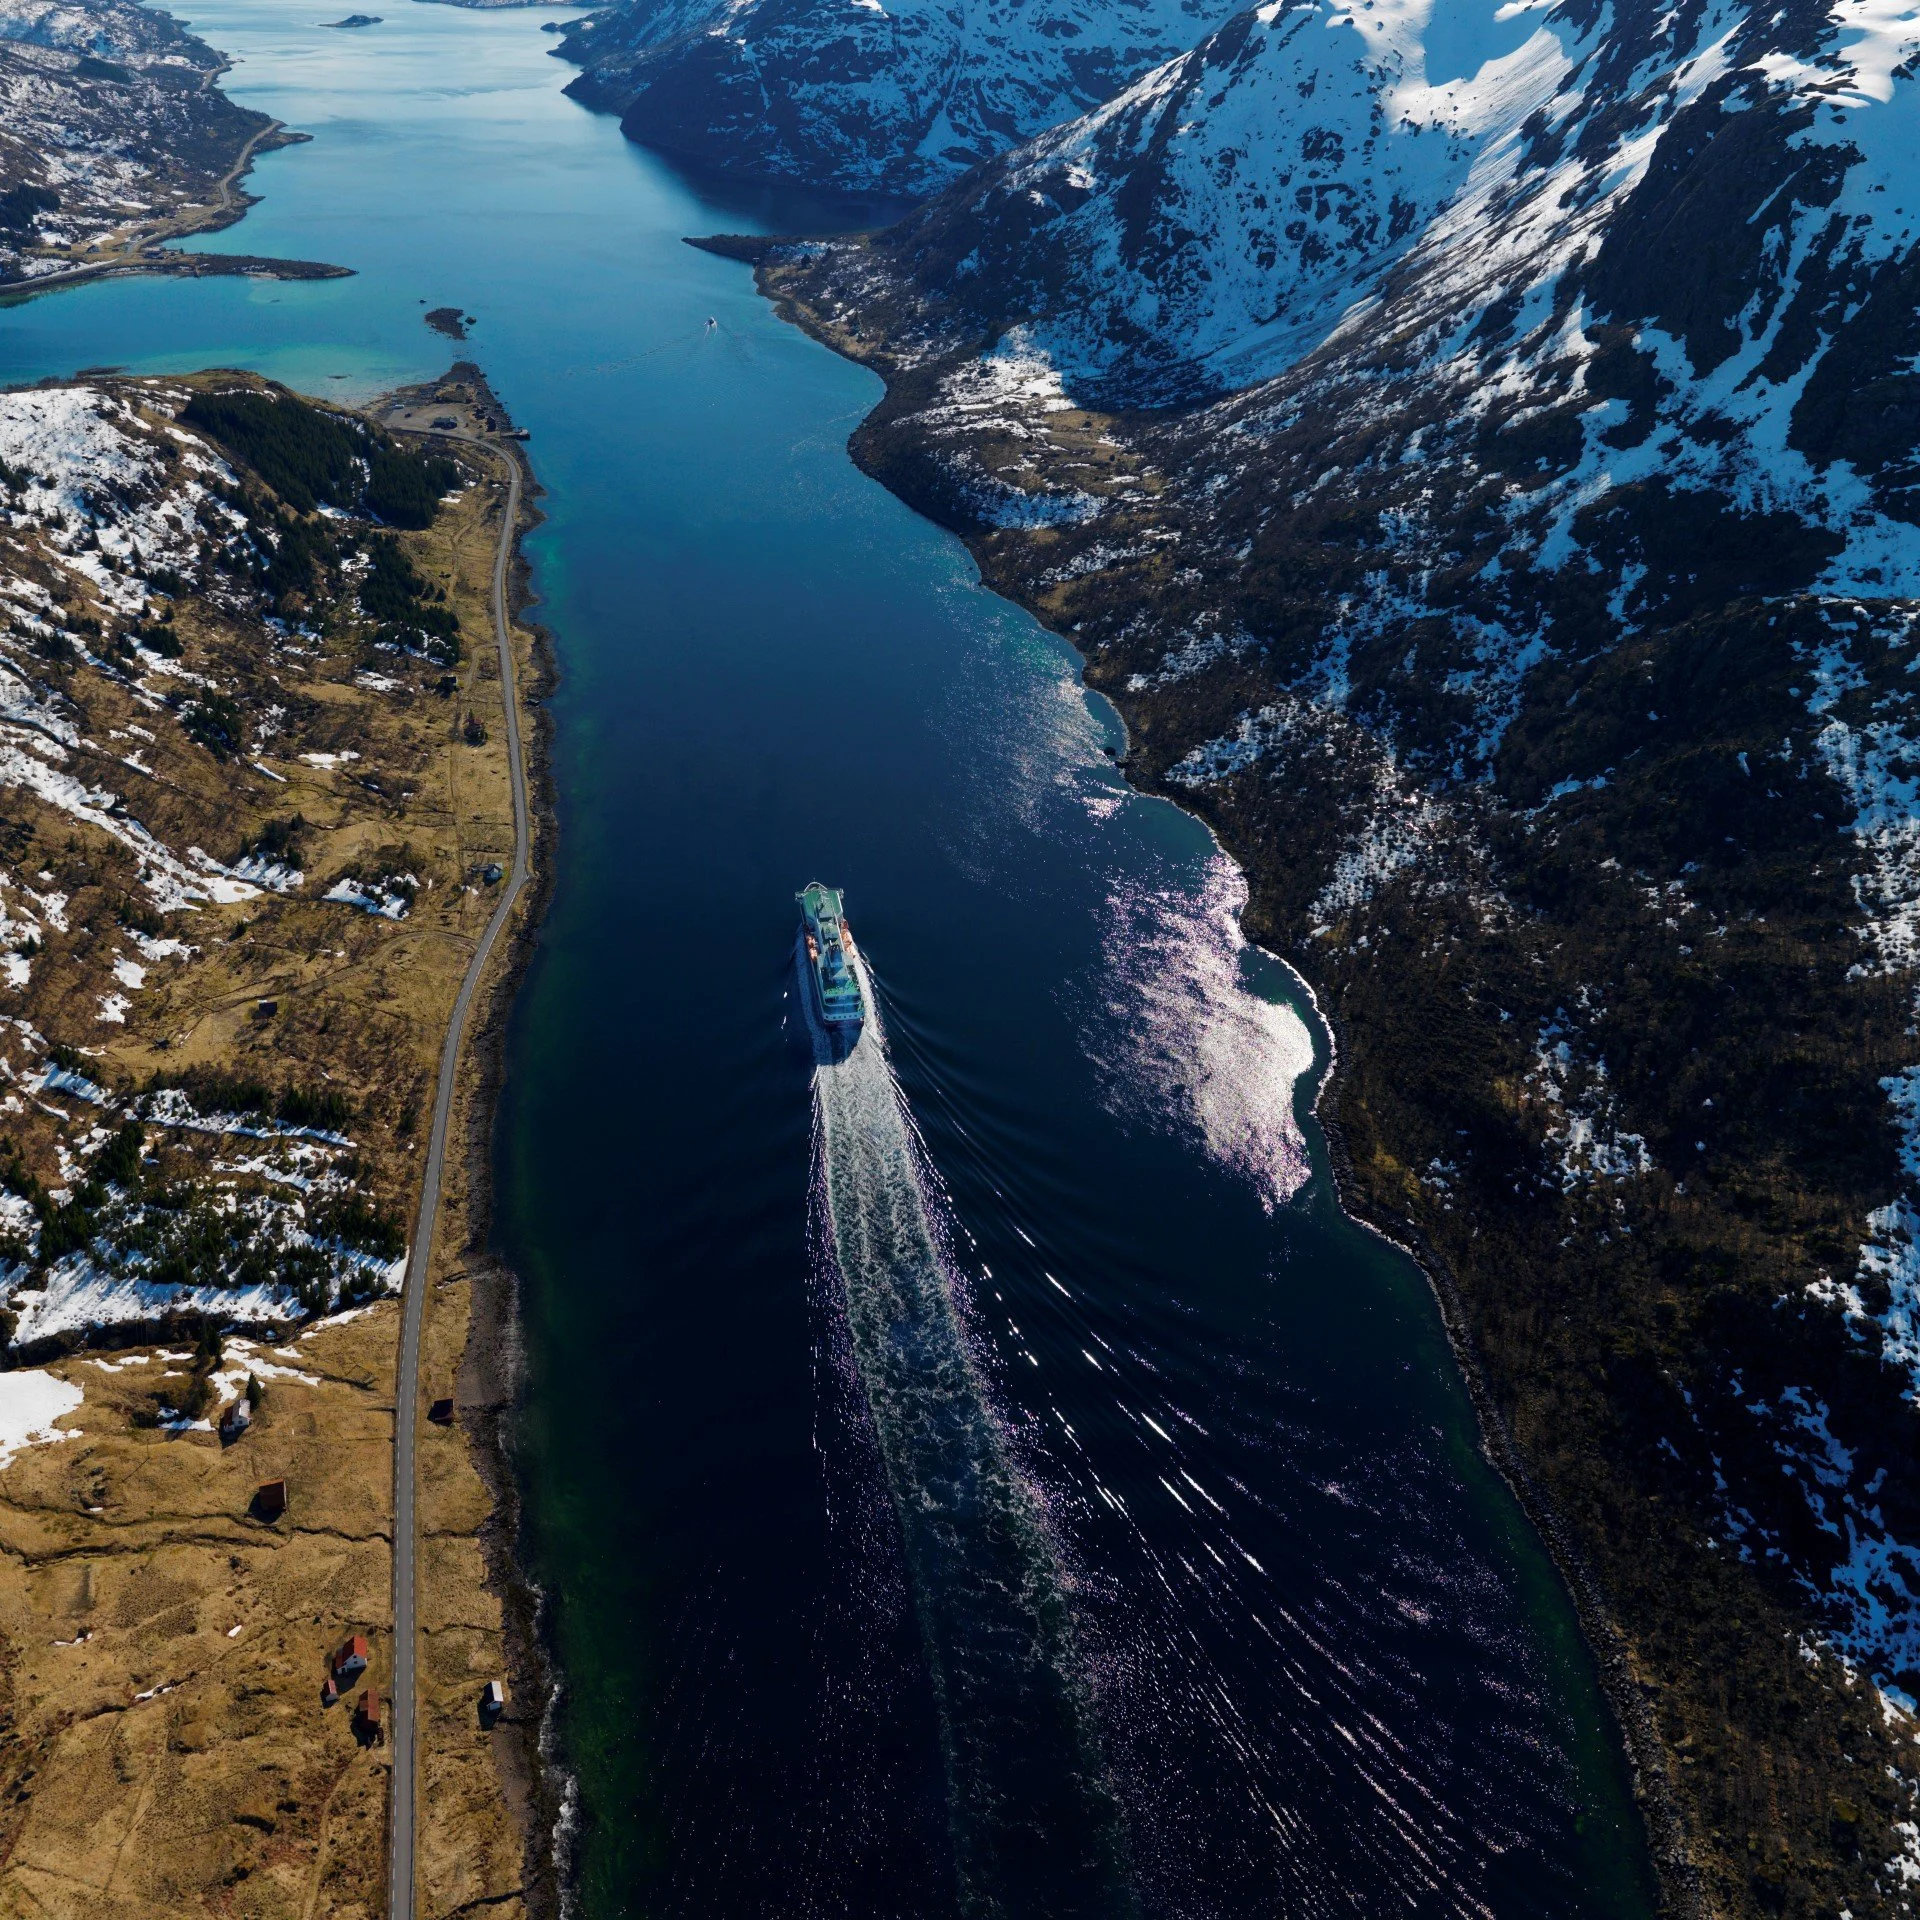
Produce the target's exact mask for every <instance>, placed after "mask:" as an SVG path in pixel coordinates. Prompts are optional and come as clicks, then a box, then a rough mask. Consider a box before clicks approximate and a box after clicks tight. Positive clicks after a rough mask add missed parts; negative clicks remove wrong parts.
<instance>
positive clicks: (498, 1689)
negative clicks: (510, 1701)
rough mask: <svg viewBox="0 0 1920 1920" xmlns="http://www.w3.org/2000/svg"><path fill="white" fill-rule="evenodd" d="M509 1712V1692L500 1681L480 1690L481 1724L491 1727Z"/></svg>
mask: <svg viewBox="0 0 1920 1920" xmlns="http://www.w3.org/2000/svg"><path fill="white" fill-rule="evenodd" d="M506 1710H507V1690H506V1688H505V1687H504V1686H502V1685H501V1683H500V1682H499V1681H498V1680H489V1681H488V1682H487V1684H486V1685H485V1686H484V1687H482V1688H481V1689H480V1724H481V1725H482V1726H483V1727H490V1726H492V1725H493V1723H494V1722H495V1721H496V1720H498V1719H499V1718H500V1716H501V1715H502V1714H503V1713H505V1712H506Z"/></svg>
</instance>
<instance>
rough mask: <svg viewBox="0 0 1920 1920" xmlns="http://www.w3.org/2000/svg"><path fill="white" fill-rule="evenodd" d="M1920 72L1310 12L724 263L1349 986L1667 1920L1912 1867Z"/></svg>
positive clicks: (1845, 32)
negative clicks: (1594, 1677) (1549, 1543)
mask: <svg viewBox="0 0 1920 1920" xmlns="http://www.w3.org/2000/svg"><path fill="white" fill-rule="evenodd" d="M1502 14H1503V15H1505V16H1506V18H1505V19H1502V18H1501V17H1500V15H1502ZM1917 53H1920V16H1916V15H1914V14H1913V13H1911V12H1905V13H1902V12H1899V11H1897V10H1893V9H1884V8H1882V9H1870V8H1867V7H1864V6H1861V5H1859V4H1857V3H1856V0H1838V3H1837V4H1832V5H1827V4H1818V3H1817V0H1792V3H1790V4H1788V5H1787V6H1785V7H1781V6H1777V5H1776V6H1768V7H1764V8H1763V7H1757V6H1748V5H1742V4H1731V3H1730V0H1690V3H1689V0H1683V4H1681V5H1680V6H1677V7H1675V6H1670V5H1665V4H1662V5H1658V6H1656V5H1653V4H1651V3H1650V0H1614V3H1613V4H1610V5H1606V6H1601V5H1599V4H1597V0H1562V4H1560V5H1557V6H1546V5H1541V6H1536V7H1531V8H1528V7H1512V6H1508V7H1503V8H1501V9H1500V10H1499V13H1498V14H1496V13H1495V12H1494V11H1493V10H1492V9H1491V8H1490V7H1481V8H1468V7H1456V8H1451V9H1450V8H1447V7H1445V6H1444V5H1443V6H1440V7H1436V8H1435V9H1434V10H1433V12H1432V14H1431V15H1429V11H1428V8H1427V7H1426V6H1425V5H1424V4H1420V3H1419V0H1413V3H1412V4H1392V3H1391V0H1376V3H1375V4H1372V5H1367V4H1360V5H1344V4H1336V3H1335V0H1295V4H1290V5H1276V6H1270V7H1263V8H1261V9H1259V10H1257V11H1255V12H1252V13H1248V14H1243V15H1240V16H1238V17H1236V18H1235V19H1234V20H1232V21H1230V22H1228V23H1227V24H1226V25H1224V26H1223V27H1221V28H1220V29H1219V30H1218V31H1217V32H1216V33H1214V34H1213V35H1211V36H1210V37H1209V38H1208V39H1207V40H1205V41H1204V42H1203V43H1201V44H1200V45H1199V46H1198V47H1197V48H1196V49H1195V50H1193V51H1192V52H1190V53H1189V54H1187V55H1185V56H1183V57H1182V58H1180V59H1177V60H1175V61H1172V62H1170V63H1169V64H1167V65H1165V66H1163V67H1161V68H1160V69H1158V70H1156V71H1155V72H1153V73H1151V74H1149V75H1147V76H1146V77H1144V78H1143V79H1142V80H1140V81H1139V82H1138V83H1136V84H1135V85H1134V86H1132V87H1131V88H1129V89H1127V90H1126V91H1124V92H1123V93H1122V94H1121V95H1119V96H1118V97H1117V98H1116V99H1115V100H1114V101H1112V102H1110V103H1109V104H1107V105H1105V106H1103V107H1100V108H1098V109H1096V110H1095V111H1093V112H1091V113H1089V114H1087V115H1085V116H1084V117H1082V118H1080V119H1078V120H1076V121H1073V122H1071V123H1069V124H1067V125H1065V126H1063V127H1060V128H1057V129H1055V130H1052V131H1050V132H1048V133H1045V134H1043V135H1041V136H1040V137H1038V138H1036V139H1035V140H1033V141H1031V142H1029V143H1027V144H1025V145H1023V146H1021V147H1019V148H1017V149H1015V150H1013V151H1011V152H1009V153H1008V154H1006V155H1005V156H1003V157H1002V158H1000V159H998V160H996V161H994V162H992V163H991V164H989V165H988V166H987V167H985V168H984V169H982V170H981V171H980V172H979V173H977V174H976V175H974V176H972V177H971V178H969V179H967V180H965V181H963V182H962V183H960V184H959V185H958V186H956V187H955V188H953V189H951V190H950V191H949V192H947V193H946V194H944V195H942V196H941V197H940V198H938V199H936V200H934V201H932V202H931V203H929V205H928V206H926V207H925V208H923V209H922V210H921V211H920V212H919V213H917V214H916V215H914V216H913V217H912V218H910V219H909V220H907V221H906V222H904V223H903V224H902V225H901V226H899V227H898V228H896V229H894V230H892V231H891V232H889V233H887V234H884V235H881V236H877V237H874V238H871V239H849V240H845V241H834V242H824V243H823V242H810V243H805V244H794V245H788V246H773V247H771V248H769V247H766V246H764V245H760V246H755V245H748V244H744V243H743V244H742V245H740V246H738V247H736V248H734V249H733V250H735V251H741V252H746V253H749V254H752V255H754V256H756V257H758V258H759V260H760V264H761V272H762V277H763V283H764V284H765V285H766V286H767V287H768V288H769V290H770V291H772V292H773V293H774V294H776V295H777V296H778V297H780V298H781V299H783V300H784V301H785V302H787V303H788V310H789V311H790V312H792V313H793V314H794V315H795V316H796V317H798V318H799V319H801V320H802V321H804V323H805V324H807V325H809V326H810V327H811V328H813V329H814V330H815V331H816V332H818V333H819V334H820V335H821V337H823V338H825V339H827V340H829V341H831V342H832V343H833V344H835V345H836V346H838V347H839V348H840V349H841V350H842V351H845V352H848V353H850V354H854V355H856V356H858V357H861V358H864V359H867V360H868V361H870V362H871V363H872V364H874V365H875V366H877V367H878V368H879V369H880V370H881V371H882V372H883V373H884V374H885V375H886V377H887V380H888V383H889V390H888V395H887V399H886V401H885V402H884V404H883V406H882V407H881V409H880V410H879V411H878V413H877V414H876V415H875V416H874V418H873V419H872V420H871V421H869V422H868V423H867V425H866V426H865V427H864V428H863V429H862V430H861V433H860V434H859V436H858V437H857V439H856V451H857V452H858V454H859V455H860V457H861V458H862V459H863V460H864V461H865V462H866V463H867V464H868V465H869V466H870V467H871V468H872V469H873V470H874V471H876V472H878V473H880V474H881V475H882V476H884V477H885V478H886V479H887V480H888V481H889V483H890V484H892V485H894V486H895V487H897V488H898V489H899V490H900V491H901V492H903V493H904V494H906V495H907V496H908V497H909V498H911V499H913V500H914V501H915V502H916V503H918V504H920V505H921V506H923V507H924V508H926V509H927V510H928V511H930V512H933V513H935V514H937V515H939V516H940V517H942V518H944V519H946V520H947V521H948V522H949V523H950V524H952V525H954V526H956V527H958V528H960V529H961V530H962V531H963V532H965V533H966V534H967V536H968V537H969V539H970V540H971V542H972V544H973V547H974V550H975V552H976V554H977V555H978V556H979V558H980V561H981V564H982V567H983V569H984V571H985V573H986V575H987V577H988V579H989V581H990V582H991V583H992V584H994V585H996V586H997V587H999V588H1001V589H1002V590H1003V591H1006V592H1009V593H1012V594H1016V595H1018V596H1019V597H1021V598H1022V599H1024V600H1025V601H1026V602H1027V603H1028V604H1029V605H1031V606H1032V607H1034V608H1035V609H1036V610H1037V611H1038V612H1039V613H1040V614H1041V615H1042V617H1044V618H1045V619H1047V620H1048V621H1049V622H1050V623H1051V624H1053V625H1054V626H1056V627H1057V628H1058V629H1059V630H1061V631H1063V632H1066V633H1068V634H1070V635H1071V636H1072V637H1073V638H1074V640H1075V642H1076V644H1078V645H1079V646H1080V647H1081V648H1082V649H1083V651H1084V652H1085V654H1086V657H1087V671H1088V675H1089V678H1090V679H1091V680H1092V681H1093V682H1094V684H1096V685H1097V686H1099V687H1101V688H1102V689H1103V690H1104V691H1106V692H1107V693H1108V694H1109V695H1110V696H1111V697H1112V698H1113V699H1114V700H1115V701H1116V702H1117V704H1118V705H1119V707H1120V709H1121V711H1122V712H1123V714H1124V715H1125V717H1126V719H1127V722H1128V725H1129V729H1130V734H1131V748H1130V752H1129V758H1128V766H1129V771H1130V773H1131V774H1132V776H1133V777H1134V778H1135V779H1136V780H1137V781H1139V782H1140V783H1142V784H1143V785H1146V786H1148V787H1152V788H1157V789H1159V790H1161V791H1164V792H1167V793H1169V794H1171V795H1173V796H1175V797H1176V798H1178V799H1179V800H1180V802H1181V803H1182V804H1183V805H1186V806H1188V807H1191V808H1193V809H1194V810H1196V811H1198V812H1199V813H1201V814H1202V815H1203V816H1204V817H1205V818H1207V819H1208V820H1209V821H1210V822H1212V823H1213V824H1214V826H1215V827H1216V828H1217V830H1218V831H1219V832H1220V834H1221V836H1222V839H1223V840H1224V842H1225V844H1226V845H1227V847H1228V848H1229V850H1230V851H1231V852H1233V853H1234V854H1235V856H1236V857H1237V858H1238V859H1239V860H1240V861H1241V862H1242V863H1243V865H1244V866H1245V867H1246V869H1247V871H1248V875H1249V879H1250V882H1251V887H1252V902H1251V905H1250V907H1249V909H1248V915H1247V919H1248V926H1249V931H1250V932H1251V933H1253V934H1255V935H1256V936H1257V937H1258V938H1260V939H1261V940H1263V941H1265V942H1267V943H1269V944H1271V945H1272V946H1273V947H1275V948H1276V949H1277V950H1279V951H1281V952H1283V953H1285V954H1286V955H1288V957H1290V958H1291V959H1293V960H1294V961H1295V962H1296V964H1297V965H1299V966H1300V968H1301V969H1302V970H1303V971H1304V972H1305V973H1306V975H1307V976H1308V977H1309V978H1310V979H1311V980H1312V981H1313V982H1314V984H1315V985H1316V987H1317V988H1318V989H1319V990H1320V992H1321V994H1322V996H1323V1000H1324V1003H1325V1005H1326V1006H1327V1008H1328V1010H1329V1012H1330V1013H1331V1014H1332V1016H1333V1018H1334V1019H1335V1021H1336V1022H1337V1024H1338V1026H1339V1030H1340V1035H1341V1042H1342V1058H1341V1066H1340V1071H1339V1074H1338V1077H1337V1079H1336V1082H1335V1084H1334V1087H1333V1089H1332V1091H1331V1093H1330V1096H1329V1098H1328V1101H1327V1105H1326V1110H1327V1115H1328V1118H1329V1120H1330V1122H1331V1123H1332V1128H1333V1131H1334V1132H1335V1134H1336V1144H1337V1145H1338V1147H1339V1149H1340V1152H1341V1155H1342V1158H1343V1162H1344V1166H1345V1169H1346V1176H1347V1190H1348V1198H1349V1201H1350V1204H1352V1205H1354V1206H1355V1207H1356V1208H1358V1209H1359V1210H1361V1211H1363V1212H1365V1213H1368V1214H1370V1215H1372V1216H1373V1217H1375V1218H1377V1219H1379V1220H1381V1221H1383V1222H1386V1223H1388V1224H1390V1225H1392V1226H1393V1227H1394V1228H1395V1230H1397V1231H1401V1232H1404V1233H1405V1234H1407V1235H1408V1236H1409V1237H1411V1238H1412V1239H1413V1240H1414V1241H1415V1242H1416V1244H1418V1245H1419V1246H1420V1247H1422V1249H1423V1250H1424V1251H1425V1253H1426V1255H1427V1257H1428V1259H1429V1261H1430V1264H1431V1265H1432V1267H1433V1270H1434V1272H1435V1274H1436V1278H1437V1281H1438V1284H1439V1287H1440V1291H1441V1294H1442V1298H1443V1301H1444V1302H1445V1303H1446V1304H1447V1306H1448V1308H1449V1312H1450V1317H1451V1318H1452V1319H1453V1322H1454V1325H1455V1329H1456V1332H1457V1333H1458V1334H1459V1336H1460V1338H1461V1340H1462V1343H1463V1346H1464V1348H1465V1350H1466V1351H1467V1352H1468V1354H1469V1357H1470V1359H1471V1362H1472V1364H1473V1366H1474V1367H1475V1369H1476V1370H1477V1372H1478V1374H1479V1377H1480V1378H1481V1380H1482V1381H1483V1383H1484V1386H1485V1389H1486V1393H1487V1402H1486V1404H1487V1410H1488V1413H1489V1417H1490V1419H1491V1420H1492V1422H1493V1424H1494V1428H1495V1443H1496V1446H1502V1445H1505V1444H1507V1443H1508V1442H1509V1441H1510V1444H1511V1447H1512V1449H1513V1451H1512V1455H1511V1458H1510V1464H1511V1466H1512V1468H1513V1470H1514V1471H1515V1473H1516V1475H1517V1476H1518V1477H1519V1478H1520V1479H1521V1480H1522V1482H1523V1484H1525V1485H1526V1486H1527V1487H1528V1488H1529V1489H1530V1491H1531V1492H1532V1493H1533V1494H1534V1495H1535V1496H1536V1497H1537V1499H1538V1501H1539V1510H1540V1512H1541V1513H1542V1516H1543V1519H1544V1521H1545V1523H1546V1524H1547V1525H1548V1527H1549V1529H1550V1531H1551V1532H1552V1533H1553V1535H1554V1537H1555V1539H1556V1542H1557V1544H1558V1546H1559V1548H1560V1551H1561V1554H1562V1558H1563V1563H1564V1564H1565V1565H1566V1566H1567V1567H1568V1568H1569V1571H1570V1575H1571V1577H1572V1579H1573V1582H1574V1585H1575V1587H1576V1590H1577V1591H1578V1593H1579V1595H1580V1596H1581V1598H1582V1600H1583V1603H1584V1604H1585V1605H1586V1607H1587V1610H1588V1616H1589V1621H1590V1624H1591V1625H1592V1626H1593V1629H1594V1631H1595V1634H1596V1636H1597V1638H1598V1639H1599V1641H1600V1644H1601V1646H1602V1649H1603V1652H1605V1651H1607V1650H1608V1649H1611V1650H1612V1652H1611V1654H1610V1656H1609V1665H1610V1672H1611V1679H1612V1685H1613V1691H1614V1696H1615V1699H1616V1702H1617V1704H1618V1706H1619V1708H1620V1711H1621V1715H1622V1719H1623V1723H1624V1724H1625V1726H1626V1728H1627V1731H1628V1734H1629V1737H1630V1741H1631V1744H1632V1745H1633V1747H1634V1749H1635V1755H1636V1759H1637V1761H1638V1763H1639V1766H1640V1771H1641V1780H1642V1787H1643V1790H1644V1797H1645V1801H1646V1804H1647V1806H1648V1808H1649V1812H1650V1815H1651V1816H1652V1822H1653V1828H1654V1838H1655V1844H1656V1850H1657V1852H1658V1853H1659V1855H1660V1856H1661V1859H1662V1862H1663V1867H1664V1871H1665V1873H1666V1876H1667V1881H1668V1884H1669V1887H1670V1890H1671V1892H1672V1896H1673V1899H1674V1903H1675V1905H1676V1906H1677V1907H1679V1908H1681V1909H1683V1910H1687V1909H1690V1910H1693V1911H1700V1912H1715V1913H1728V1914H1734V1913H1738V1914H1762V1913H1766V1914H1777V1913H1789V1914H1796V1915H1809V1916H1811V1915H1814V1914H1828V1915H1831V1914H1835V1913H1838V1912H1840V1911H1842V1910H1845V1911H1847V1912H1849V1913H1851V1914H1852V1915H1854V1916H1856V1917H1857V1920H1864V1916H1867V1915H1870V1914H1891V1913H1897V1912H1903V1911H1907V1910H1908V1909H1909V1906H1910V1903H1911V1901H1912V1899H1913V1898H1914V1897H1915V1894H1916V1891H1917V1890H1920V1810H1917V1807H1916V1787H1915V1782H1916V1775H1920V1750H1916V1745H1915V1732H1916V1721H1915V1717H1914V1715H1915V1703H1916V1697H1917V1696H1920V1446H1916V1441H1917V1440H1920V1288H1917V1286H1916V1276H1917V1275H1920V1255H1916V1252H1915V1246H1916V1240H1917V1239H1920V997H1917V996H1920V972H1917V971H1916V969H1920V918H1917V917H1916V916H1917V915H1920V735H1917V734H1916V732H1915V722H1914V720H1913V717H1912V713H1913V701H1914V697H1915V695H1914V674H1915V673H1916V672H1920V653H1916V642H1920V501H1917V499H1916V494H1915V472H1914V448H1915V441H1916V429H1917V428H1920V374H1916V373H1915V372H1914V370H1913V367H1914V361H1915V355H1916V352H1920V320H1917V319H1916V293H1920V252H1917V251H1916V240H1920V231H1917V229H1916V222H1917V221H1920V91H1916V89H1917V88H1920V82H1917V81H1916V79H1915V77H1914V63H1915V56H1916V54H1917ZM1616 1635H1617V1637H1616Z"/></svg>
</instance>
